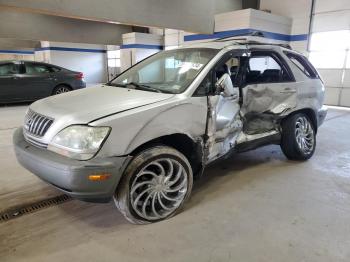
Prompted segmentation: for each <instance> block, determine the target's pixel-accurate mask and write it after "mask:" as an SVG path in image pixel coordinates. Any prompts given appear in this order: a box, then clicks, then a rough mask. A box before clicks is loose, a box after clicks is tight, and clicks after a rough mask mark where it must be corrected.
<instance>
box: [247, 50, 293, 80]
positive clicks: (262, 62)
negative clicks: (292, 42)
mask: <svg viewBox="0 0 350 262" xmlns="http://www.w3.org/2000/svg"><path fill="white" fill-rule="evenodd" d="M265 54H266V55H265ZM291 80H292V79H291V77H290V75H289V74H288V72H287V70H286V69H285V68H284V67H283V66H282V64H281V62H280V61H278V59H277V58H276V57H275V56H274V55H273V54H271V55H270V54H267V53H266V52H261V53H260V52H257V53H255V54H254V53H253V55H252V57H251V58H250V59H249V63H248V67H247V72H246V83H247V84H253V83H278V82H286V81H291Z"/></svg>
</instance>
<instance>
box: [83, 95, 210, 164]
mask: <svg viewBox="0 0 350 262" xmlns="http://www.w3.org/2000/svg"><path fill="white" fill-rule="evenodd" d="M206 118H207V102H206V97H190V98H177V99H174V100H172V101H164V102H159V103H156V104H152V105H149V106H144V107H139V108H137V109H134V110H129V111H126V112H122V113H118V114H116V115H113V116H108V117H106V118H103V119H100V120H98V121H95V122H93V123H90V124H91V125H96V126H110V127H111V128H112V131H111V133H110V135H109V137H108V139H107V140H106V142H105V144H104V145H103V147H102V148H101V150H100V152H99V153H98V156H100V157H112V156H123V155H128V154H130V153H131V152H132V151H133V150H134V149H136V148H137V147H139V146H141V145H143V144H145V143H147V142H149V141H151V140H153V139H156V138H159V137H162V136H166V135H171V134H185V135H187V136H189V137H191V138H195V137H198V136H201V135H203V134H204V133H205V127H206Z"/></svg>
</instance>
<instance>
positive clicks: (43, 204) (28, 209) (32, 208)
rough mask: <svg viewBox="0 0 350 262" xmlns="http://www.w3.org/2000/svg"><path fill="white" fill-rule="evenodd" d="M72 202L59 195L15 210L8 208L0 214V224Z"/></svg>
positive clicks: (67, 197)
mask: <svg viewBox="0 0 350 262" xmlns="http://www.w3.org/2000/svg"><path fill="white" fill-rule="evenodd" d="M70 200H72V198H71V197H70V196H67V195H59V196H56V197H52V198H48V199H44V200H41V201H38V202H35V203H30V204H27V205H24V206H19V207H15V208H9V209H6V210H4V211H2V212H1V213H0V223H2V222H6V221H9V220H11V219H15V218H18V217H21V216H23V215H27V214H31V213H34V212H37V211H39V210H42V209H44V208H48V207H51V206H57V205H60V204H62V203H65V202H67V201H70Z"/></svg>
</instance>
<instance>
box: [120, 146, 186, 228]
mask: <svg viewBox="0 0 350 262" xmlns="http://www.w3.org/2000/svg"><path fill="white" fill-rule="evenodd" d="M168 160H169V162H173V164H175V163H176V165H177V167H178V168H175V165H174V166H173V167H172V168H169V169H166V168H164V165H163V168H164V169H160V170H163V171H165V173H163V174H164V175H165V176H162V175H159V174H157V176H154V175H152V176H151V178H150V179H149V180H147V179H146V180H141V181H139V179H141V177H142V175H143V174H146V175H147V172H148V171H145V170H148V169H150V168H156V165H155V164H154V163H163V162H162V161H164V162H167V161H168ZM158 161H159V162H158ZM180 165H181V167H182V168H181V167H180ZM170 170H171V171H172V172H171V171H170ZM154 172H155V173H156V172H157V171H154ZM180 172H181V177H183V178H182V180H183V181H185V180H186V186H184V188H186V191H185V192H184V191H181V192H180V191H179V192H176V191H175V192H176V194H178V195H180V196H181V203H180V201H178V200H176V201H178V202H179V203H176V205H175V203H174V204H173V202H171V201H169V200H167V199H165V198H163V197H164V194H163V195H162V196H161V194H162V193H159V191H158V192H156V190H160V191H161V190H162V189H159V188H158V189H156V186H153V183H163V182H154V180H155V181H157V180H159V179H158V178H160V177H161V176H162V177H163V178H164V177H167V176H168V175H169V174H170V175H169V180H167V179H165V178H164V179H160V180H161V181H166V180H167V181H168V182H164V183H169V182H170V184H171V182H172V181H171V180H170V179H171V178H173V177H174V176H173V175H172V174H175V173H176V176H178V177H180V176H179V175H178V174H180ZM146 175H144V178H145V176H146ZM175 179H176V178H175ZM178 180H179V179H178ZM137 181H139V182H137ZM143 181H146V183H148V184H147V186H146V185H145V188H143V186H142V187H140V186H139V185H141V183H143ZM136 182H137V183H138V184H137V183H136ZM135 183H136V184H135ZM151 183H152V184H151ZM178 183H179V184H176V183H175V184H174V183H173V184H172V185H169V188H166V189H170V186H175V187H178V186H179V185H180V184H183V182H180V181H179V182H178ZM192 185H193V174H192V168H191V165H190V163H189V161H188V160H187V158H186V157H185V156H184V155H183V154H182V153H180V152H179V151H177V150H176V149H174V148H171V147H168V146H155V147H152V148H149V149H146V150H144V151H142V152H140V153H139V154H137V155H136V156H135V157H134V158H133V159H132V160H131V162H130V163H129V165H128V167H127V168H126V170H125V172H124V174H123V177H122V178H121V181H120V183H119V185H118V187H117V190H116V192H115V195H114V202H115V205H116V206H117V208H118V209H119V211H120V212H121V213H122V214H123V215H124V217H125V218H126V219H127V220H128V221H130V222H131V223H134V224H148V223H152V222H158V221H161V220H164V219H168V218H170V217H172V216H174V215H176V214H177V213H179V212H180V210H181V209H182V208H183V206H184V204H185V203H186V201H187V200H188V199H189V197H190V195H191V191H192ZM132 188H133V189H132ZM135 188H138V189H139V188H140V191H142V192H145V191H147V190H149V192H147V193H146V194H144V193H140V192H137V190H138V189H137V190H135ZM145 189H146V190H145ZM172 189H174V188H172ZM175 189H176V188H175ZM131 192H133V194H131ZM175 192H174V193H172V194H175ZM182 192H184V193H182ZM166 194H168V193H166ZM135 195H136V196H135ZM141 195H142V196H143V195H148V196H146V197H145V199H146V200H145V199H143V200H141V199H139V200H137V199H138V197H139V196H141ZM151 195H152V196H153V197H152V198H149V196H151ZM167 196H169V195H167ZM135 197H136V200H137V201H134V202H132V201H131V199H134V200H135ZM174 197H175V198H174V199H177V198H178V197H176V196H174ZM160 198H162V199H163V200H162V199H160ZM154 199H156V200H154ZM142 201H143V202H142ZM135 202H137V204H135ZM139 202H140V206H141V205H142V207H143V205H145V206H146V208H145V209H144V210H143V211H144V213H143V214H145V213H147V212H149V213H150V214H151V213H152V210H154V209H151V202H152V204H153V206H152V207H153V208H157V210H156V211H157V212H153V215H159V214H158V212H159V213H160V211H161V210H163V211H164V212H163V214H162V215H163V216H164V217H158V218H152V219H149V217H148V216H147V217H145V216H144V217H142V214H140V211H139V210H140V209H141V208H138V206H139ZM148 203H149V204H148ZM165 203H166V204H165ZM135 205H136V206H135ZM161 205H163V207H164V205H170V206H166V207H167V208H168V209H162V206H161ZM169 207H170V208H169ZM170 209H173V210H170ZM146 210H149V211H146ZM155 217H156V216H155Z"/></svg>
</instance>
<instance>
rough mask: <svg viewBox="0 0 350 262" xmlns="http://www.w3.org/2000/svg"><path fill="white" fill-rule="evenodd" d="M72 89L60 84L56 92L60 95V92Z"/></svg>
mask: <svg viewBox="0 0 350 262" xmlns="http://www.w3.org/2000/svg"><path fill="white" fill-rule="evenodd" d="M69 91H70V89H69V88H68V87H66V86H60V87H59V88H57V90H56V92H55V95H59V94H62V93H67V92H69Z"/></svg>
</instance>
